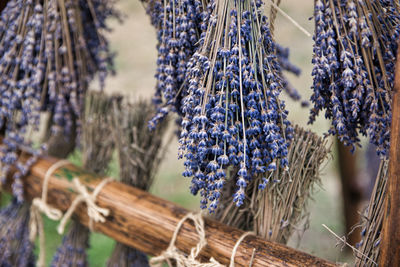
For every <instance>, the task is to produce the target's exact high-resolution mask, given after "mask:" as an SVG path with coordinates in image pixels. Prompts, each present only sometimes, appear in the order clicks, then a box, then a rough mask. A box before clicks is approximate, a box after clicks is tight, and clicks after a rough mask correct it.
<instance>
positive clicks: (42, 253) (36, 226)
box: [29, 160, 70, 267]
mask: <svg viewBox="0 0 400 267" xmlns="http://www.w3.org/2000/svg"><path fill="white" fill-rule="evenodd" d="M68 164H70V162H69V161H67V160H60V161H57V162H56V163H54V164H53V165H51V166H50V168H49V169H47V171H46V174H45V176H44V180H43V188H42V197H41V198H34V199H33V201H32V206H31V209H30V219H29V230H30V231H29V240H30V241H31V242H34V241H35V239H36V236H37V235H38V234H39V249H40V250H39V258H38V261H37V266H39V267H44V266H45V260H46V249H45V236H44V226H43V218H42V215H41V213H44V214H45V215H46V216H47V217H48V218H50V219H51V220H54V221H57V220H59V219H61V217H62V212H61V211H60V210H59V209H56V208H53V207H51V206H50V205H48V204H47V191H48V184H49V180H50V178H51V175H52V174H53V173H54V172H55V171H56V170H57V169H58V168H61V167H62V166H65V165H68Z"/></svg>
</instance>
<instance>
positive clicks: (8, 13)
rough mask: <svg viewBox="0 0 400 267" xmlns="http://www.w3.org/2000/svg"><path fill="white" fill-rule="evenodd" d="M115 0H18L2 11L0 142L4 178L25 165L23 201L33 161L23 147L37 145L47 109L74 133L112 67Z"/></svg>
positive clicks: (18, 191)
mask: <svg viewBox="0 0 400 267" xmlns="http://www.w3.org/2000/svg"><path fill="white" fill-rule="evenodd" d="M117 15H118V14H117V13H116V12H115V11H114V9H113V7H112V5H111V3H110V1H107V0H79V1H73V0H65V1H62V2H60V1H57V0H48V1H43V0H37V1H33V0H27V1H22V0H10V1H8V3H7V6H6V7H5V8H4V10H3V11H2V12H1V14H0V128H1V129H4V131H5V136H4V139H3V144H2V146H1V147H0V152H1V153H0V161H1V168H0V169H1V171H0V172H1V177H0V184H3V183H4V180H5V176H6V175H7V174H8V171H9V169H10V166H11V165H13V164H17V167H18V172H17V173H16V174H15V177H14V178H15V183H14V185H13V190H14V195H16V196H17V198H18V200H19V201H22V199H23V197H22V183H21V181H20V178H21V176H23V175H25V174H26V172H27V171H28V170H29V167H30V165H31V164H32V163H33V161H32V160H30V161H28V162H27V163H26V164H22V163H21V162H18V156H17V149H18V148H19V147H20V146H21V145H24V146H28V147H32V144H31V143H30V142H29V141H28V139H29V138H27V137H29V135H30V133H31V131H36V130H38V128H39V124H40V117H41V113H42V112H44V111H46V112H51V113H52V114H53V116H52V120H53V127H52V131H53V132H54V133H56V132H60V131H61V132H63V133H65V135H69V133H70V131H71V130H72V128H73V127H72V126H73V124H74V120H75V119H78V125H79V119H80V116H81V112H82V107H83V103H84V99H83V98H84V94H85V92H86V89H87V87H88V83H89V82H90V81H91V80H92V79H93V78H94V77H95V75H98V77H99V80H100V83H101V84H102V85H103V84H104V79H105V77H106V75H107V73H108V72H109V66H110V64H111V60H112V54H111V53H110V52H109V48H108V43H107V40H106V39H105V37H104V31H105V30H108V28H107V27H106V24H105V20H106V19H107V18H108V17H110V16H117Z"/></svg>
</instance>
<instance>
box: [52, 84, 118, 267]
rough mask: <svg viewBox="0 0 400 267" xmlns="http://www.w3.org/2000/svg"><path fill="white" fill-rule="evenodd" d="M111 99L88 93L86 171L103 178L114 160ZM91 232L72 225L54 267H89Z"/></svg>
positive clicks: (83, 136)
mask: <svg viewBox="0 0 400 267" xmlns="http://www.w3.org/2000/svg"><path fill="white" fill-rule="evenodd" d="M112 101H113V100H112V98H110V97H107V96H106V95H105V94H104V93H100V92H95V91H89V92H88V93H87V97H86V103H85V113H84V119H83V125H82V126H83V127H82V129H83V132H82V141H81V142H82V159H83V160H82V161H83V167H84V168H85V169H86V170H88V171H91V172H94V173H96V174H100V175H104V174H105V172H106V170H107V167H108V164H109V162H110V161H111V159H112V153H113V149H114V143H113V140H112V134H111V129H110V119H111V117H110V109H111V104H112ZM88 246H89V229H87V228H86V227H85V226H83V225H81V224H80V223H79V222H78V221H75V222H73V223H72V224H71V226H70V230H69V231H68V233H67V234H66V236H65V237H64V239H63V241H62V244H61V245H60V246H59V248H58V250H57V252H56V253H55V255H54V257H53V261H52V266H64V265H65V266H77V267H78V266H80V267H83V266H88V263H87V259H86V257H87V255H86V249H87V248H88Z"/></svg>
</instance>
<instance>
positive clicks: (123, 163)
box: [107, 101, 168, 267]
mask: <svg viewBox="0 0 400 267" xmlns="http://www.w3.org/2000/svg"><path fill="white" fill-rule="evenodd" d="M152 114H154V107H153V106H152V105H151V103H148V102H145V101H139V102H137V103H135V104H127V103H123V102H121V101H114V105H113V115H112V116H113V124H111V125H110V127H111V128H112V129H113V132H114V140H115V145H116V148H117V153H118V160H119V169H120V179H121V182H123V183H125V184H128V185H131V186H135V187H137V188H140V189H142V190H146V191H147V190H149V188H150V186H151V184H152V182H153V178H154V175H155V174H156V172H157V170H158V167H159V166H160V164H161V161H162V156H163V155H162V154H163V153H162V152H163V148H162V141H163V137H164V136H165V132H166V130H167V125H168V124H167V121H166V120H164V121H162V122H160V123H159V125H158V127H157V128H156V129H155V130H153V131H151V132H150V131H149V129H148V125H147V122H148V121H149V119H151V116H152ZM107 266H108V267H129V266H131V267H140V266H143V267H144V266H149V263H148V260H147V256H146V255H145V254H144V253H143V252H141V251H139V250H137V249H134V248H131V247H128V246H126V245H124V244H121V243H117V244H116V245H115V248H114V251H113V253H112V255H111V257H110V260H109V261H108V263H107Z"/></svg>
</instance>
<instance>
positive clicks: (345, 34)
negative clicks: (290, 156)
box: [310, 0, 400, 157]
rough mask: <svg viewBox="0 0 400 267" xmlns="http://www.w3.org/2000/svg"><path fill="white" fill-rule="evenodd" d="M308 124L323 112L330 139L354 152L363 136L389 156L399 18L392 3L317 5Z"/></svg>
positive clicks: (330, 1) (331, 0) (318, 0)
mask: <svg viewBox="0 0 400 267" xmlns="http://www.w3.org/2000/svg"><path fill="white" fill-rule="evenodd" d="M314 3H315V4H314V7H315V11H314V19H315V34H314V41H315V43H314V55H313V59H312V63H313V65H314V69H313V71H312V75H313V78H314V80H313V86H312V89H313V95H312V96H311V102H312V103H313V104H314V107H313V108H312V110H311V115H310V123H312V122H313V121H314V120H315V118H316V116H317V115H318V114H319V112H320V111H321V110H325V117H326V118H328V119H332V127H331V129H330V130H329V134H332V135H334V134H336V135H337V136H338V137H339V139H340V140H341V141H342V142H343V143H344V144H345V145H348V146H351V147H352V148H353V150H354V149H355V146H356V145H359V141H360V140H359V134H362V135H364V136H368V137H369V139H370V142H371V143H373V144H375V145H376V146H377V153H378V155H380V156H382V157H385V156H387V154H388V148H389V145H390V143H389V141H390V140H389V139H390V121H391V94H392V89H393V81H394V61H395V55H396V51H397V40H398V37H399V31H400V14H399V13H398V10H397V9H396V8H395V4H394V1H383V0H371V1H356V0H350V1H344V0H315V2H314Z"/></svg>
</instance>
